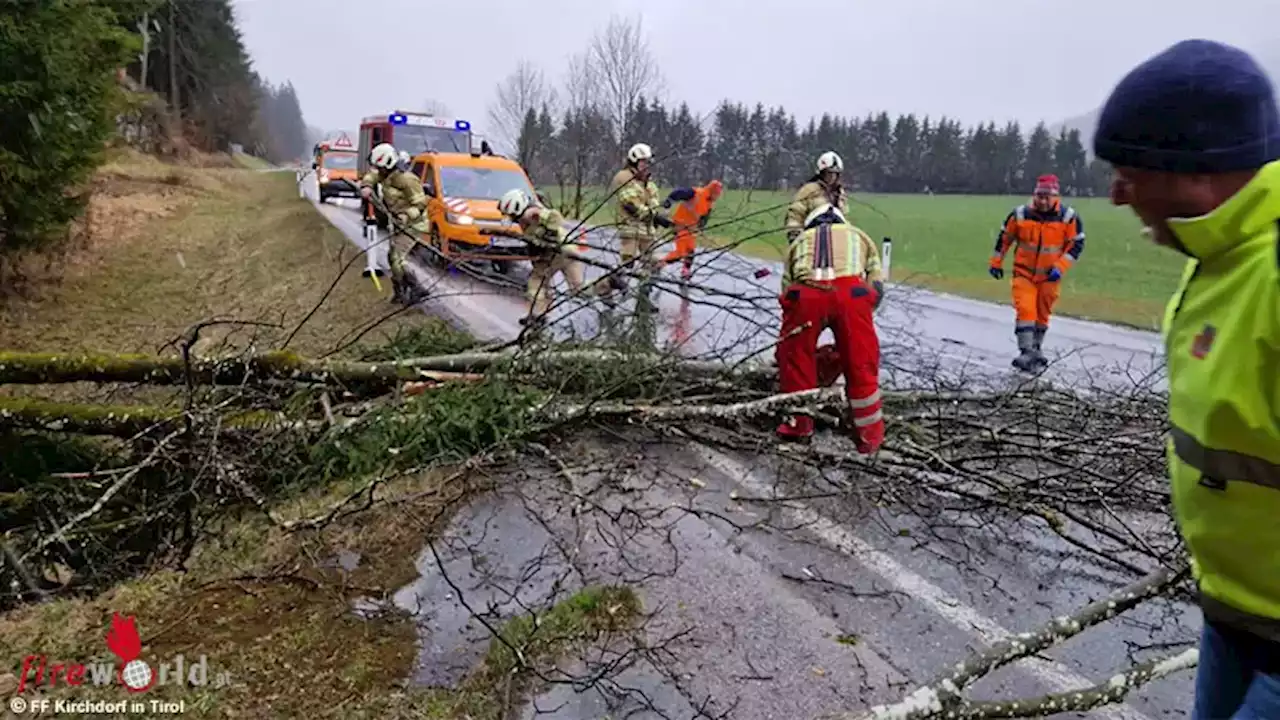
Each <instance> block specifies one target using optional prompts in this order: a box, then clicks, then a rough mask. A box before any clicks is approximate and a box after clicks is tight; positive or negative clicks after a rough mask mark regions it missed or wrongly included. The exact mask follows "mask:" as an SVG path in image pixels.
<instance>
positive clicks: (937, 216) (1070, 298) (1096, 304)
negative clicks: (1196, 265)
mask: <svg viewBox="0 0 1280 720" xmlns="http://www.w3.org/2000/svg"><path fill="white" fill-rule="evenodd" d="M663 192H664V193H665V192H666V189H665V188H664V190H663ZM551 196H552V200H553V201H554V202H559V201H560V189H559V188H552V189H551ZM593 196H594V197H597V198H598V197H602V196H603V195H602V193H601V192H600V191H599V190H598V189H597V190H595V192H594V193H593ZM790 201H791V194H790V193H782V192H761V191H752V192H747V191H740V190H731V191H727V192H726V193H725V195H724V197H723V199H722V200H721V201H720V203H719V206H718V208H717V210H716V212H715V214H714V215H713V216H712V219H711V222H710V225H709V228H708V231H707V234H708V242H709V243H712V244H720V245H724V244H736V245H735V247H736V249H737V250H738V251H739V252H742V253H743V254H746V255H751V256H754V257H758V258H762V259H767V260H774V261H778V260H780V259H781V257H782V253H783V250H784V249H785V236H784V235H783V233H782V232H781V231H780V228H781V226H782V222H783V217H784V216H785V213H786V207H787V205H788V204H789V203H790ZM1026 201H1027V198H1026V197H1020V196H978V195H975V196H966V195H935V196H928V195H876V194H859V195H857V196H855V200H854V202H853V203H852V204H851V207H850V211H851V215H852V220H853V221H854V222H855V223H857V224H858V225H859V226H860V227H862V228H863V229H864V230H866V231H867V232H868V233H869V234H870V235H871V236H872V237H873V238H875V239H877V240H879V239H880V238H882V237H886V236H888V237H892V238H893V240H894V245H893V250H894V252H893V276H894V280H895V281H897V282H903V283H908V284H912V285H918V286H922V287H927V288H930V289H934V290H938V291H942V292H949V293H955V294H958V295H965V296H968V297H974V298H979V299H982V300H991V301H994V302H1000V303H1008V302H1010V298H1009V282H1008V273H1009V271H1010V268H1011V267H1012V264H1013V258H1012V253H1010V254H1009V255H1007V256H1006V257H1005V272H1006V279H1005V280H1003V281H996V280H993V279H991V277H990V276H989V275H987V259H988V257H989V256H990V255H991V250H992V246H993V244H994V242H995V234H996V230H997V229H998V228H999V227H1000V224H1001V223H1002V222H1003V221H1004V218H1005V216H1006V215H1007V214H1008V213H1009V211H1010V210H1012V209H1013V208H1014V207H1015V206H1017V205H1018V204H1020V203H1023V202H1026ZM597 202H598V200H597ZM1069 202H1070V203H1071V204H1072V205H1073V206H1074V207H1075V208H1076V210H1078V211H1079V212H1080V215H1081V217H1082V218H1083V219H1084V222H1085V229H1086V231H1087V233H1088V240H1087V244H1086V246H1085V251H1084V255H1083V257H1082V258H1081V260H1080V262H1079V263H1078V264H1077V265H1076V267H1075V268H1073V269H1072V270H1071V272H1070V273H1068V274H1067V276H1066V278H1065V279H1064V280H1063V288H1062V299H1061V301H1060V302H1059V304H1058V312H1060V313H1062V314H1064V315H1072V316H1075V317H1082V318H1088V319H1094V320H1103V321H1107V322H1117V323H1124V324H1128V325H1134V326H1137V327H1142V328H1156V327H1158V326H1159V322H1160V318H1161V316H1162V314H1163V311H1164V305H1165V302H1166V301H1167V300H1168V298H1169V295H1171V294H1172V293H1173V290H1174V288H1175V287H1176V286H1177V282H1178V278H1179V276H1180V275H1181V271H1182V266H1183V260H1182V258H1181V256H1179V255H1177V254H1176V253H1173V252H1170V251H1168V250H1165V249H1162V248H1159V247H1156V246H1155V245H1153V244H1152V243H1151V242H1150V241H1148V240H1146V239H1145V238H1143V237H1142V236H1140V235H1139V234H1138V231H1139V229H1140V227H1141V226H1140V225H1139V223H1138V221H1137V220H1136V218H1134V217H1133V213H1132V212H1131V211H1129V210H1128V209H1126V208H1117V207H1113V206H1112V205H1111V204H1110V203H1109V202H1108V201H1107V200H1106V199H1104V198H1072V199H1069ZM601 217H607V218H611V217H612V210H611V209H610V208H606V209H605V211H604V212H603V214H602V215H601Z"/></svg>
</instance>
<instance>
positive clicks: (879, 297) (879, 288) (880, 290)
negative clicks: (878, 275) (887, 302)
mask: <svg viewBox="0 0 1280 720" xmlns="http://www.w3.org/2000/svg"><path fill="white" fill-rule="evenodd" d="M871 287H873V288H875V289H876V302H875V304H874V305H872V306H871V311H872V312H875V311H876V310H879V309H880V303H881V302H882V301H883V300H884V283H882V282H880V281H879V280H876V281H874V282H872V283H871Z"/></svg>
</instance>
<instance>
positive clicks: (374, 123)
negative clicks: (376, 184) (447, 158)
mask: <svg viewBox="0 0 1280 720" xmlns="http://www.w3.org/2000/svg"><path fill="white" fill-rule="evenodd" d="M384 142H385V143H391V144H392V145H395V147H396V150H398V151H400V152H405V153H408V154H409V156H410V157H413V156H415V155H418V154H420V153H424V152H450V153H464V154H465V153H470V152H471V143H472V137H471V123H469V122H467V121H466V120H459V119H457V118H443V117H436V116H434V115H431V114H429V113H421V112H409V111H405V110H396V111H394V112H390V113H387V114H385V115H370V116H368V117H365V118H363V119H362V120H361V121H360V148H359V150H360V155H359V158H358V165H357V170H358V172H359V174H360V175H361V176H363V175H364V174H365V173H367V172H369V153H370V152H372V151H373V148H374V147H376V146H377V145H380V144H382V143H384ZM360 214H361V215H362V216H366V217H368V216H370V215H372V216H373V217H374V218H375V219H376V220H377V224H378V227H380V228H383V229H386V227H387V220H386V218H385V217H383V216H382V213H380V212H377V211H376V210H372V209H370V208H367V207H364V206H362V207H361V208H360Z"/></svg>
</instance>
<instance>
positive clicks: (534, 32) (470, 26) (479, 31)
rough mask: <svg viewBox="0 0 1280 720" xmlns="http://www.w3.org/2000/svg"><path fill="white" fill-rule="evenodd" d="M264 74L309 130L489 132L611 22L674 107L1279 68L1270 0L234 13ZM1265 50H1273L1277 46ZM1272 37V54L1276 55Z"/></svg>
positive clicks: (1018, 92)
mask: <svg viewBox="0 0 1280 720" xmlns="http://www.w3.org/2000/svg"><path fill="white" fill-rule="evenodd" d="M235 4H236V10H237V13H238V17H239V23H240V27H241V29H242V30H243V33H244V39H245V43H246V44H247V46H248V49H249V52H250V54H251V55H252V57H253V61H254V65H255V67H256V69H257V71H258V72H259V73H260V74H262V75H263V76H265V77H266V78H268V79H270V80H271V81H273V82H282V81H284V80H291V81H293V84H294V87H295V88H297V91H298V95H299V97H300V99H301V101H302V109H303V113H304V114H305V115H306V119H307V122H308V123H309V124H311V125H315V126H318V127H321V128H324V129H327V130H333V129H352V130H354V129H355V127H356V126H357V124H358V121H359V118H360V117H361V116H363V115H372V114H378V113H385V112H388V111H389V110H392V109H395V108H402V109H406V110H410V109H415V108H417V107H419V106H421V104H422V101H423V100H424V99H426V98H434V99H437V100H439V101H441V102H443V103H445V104H446V105H447V106H448V107H449V109H450V110H451V111H452V112H453V114H454V115H455V116H456V117H459V118H463V119H469V120H471V121H473V122H474V123H475V125H476V128H477V131H479V132H481V133H483V132H485V129H484V126H485V124H486V119H485V115H486V112H485V111H486V108H487V107H488V105H489V103H490V101H491V99H492V97H493V87H494V85H495V84H496V83H497V82H498V81H499V80H501V79H502V77H503V76H505V75H506V74H507V73H508V72H510V71H511V69H512V68H513V67H514V66H515V64H516V63H517V62H518V61H519V60H520V59H522V58H525V59H528V60H531V61H533V62H535V63H537V64H538V65H539V66H541V67H542V68H543V69H544V71H545V72H546V73H547V74H548V76H549V77H552V78H555V79H556V81H557V82H558V81H559V79H560V78H561V77H562V75H563V71H564V65H565V58H566V57H567V56H568V55H569V54H572V53H575V52H577V51H578V50H580V49H581V48H582V47H583V46H584V45H585V44H586V41H587V38H588V37H589V36H590V34H591V33H592V32H593V31H594V30H596V29H597V28H599V27H601V26H603V25H604V24H605V23H607V22H608V19H609V16H610V14H612V13H617V14H621V15H630V16H635V15H637V14H641V13H642V17H643V25H644V28H645V30H646V31H647V34H648V36H649V39H650V43H651V48H652V51H653V53H654V56H655V57H656V59H657V60H658V63H659V64H660V65H661V67H662V70H663V72H664V74H665V80H666V82H665V93H664V95H663V97H664V99H666V100H674V101H677V102H678V101H680V100H685V101H688V102H689V104H690V106H691V107H693V108H694V110H695V112H698V113H706V112H708V111H710V110H711V109H713V108H714V106H715V104H716V103H717V102H718V101H719V100H720V99H722V98H730V99H732V100H739V101H745V102H750V103H753V104H754V103H755V102H757V101H760V102H764V103H765V104H766V105H774V104H781V105H783V106H784V107H786V108H787V110H789V111H791V112H792V113H794V114H795V115H796V116H797V117H798V118H799V119H801V120H802V121H803V120H807V118H808V117H809V116H811V115H815V114H820V113H822V112H824V111H829V112H833V113H838V114H854V115H864V114H866V113H867V112H868V111H873V110H874V111H879V110H882V109H883V110H888V111H890V112H892V113H898V112H917V113H922V114H923V113H928V114H932V115H940V114H944V113H945V114H947V115H950V116H953V117H958V118H960V119H961V120H963V121H965V122H968V123H972V122H978V121H984V120H988V119H990V120H996V121H1004V120H1007V119H1015V118H1016V119H1018V120H1020V121H1022V122H1023V123H1034V122H1035V121H1036V120H1039V119H1042V118H1043V119H1045V120H1048V121H1051V122H1054V121H1059V120H1063V119H1066V118H1068V117H1072V116H1075V115H1079V114H1081V113H1084V112H1088V111H1089V110H1091V109H1093V108H1095V107H1096V106H1097V105H1098V104H1099V103H1100V102H1101V101H1102V100H1103V99H1104V98H1105V96H1106V93H1107V91H1108V90H1109V89H1110V88H1111V86H1112V85H1113V84H1114V83H1115V82H1116V81H1117V80H1118V79H1119V78H1120V76H1121V75H1123V74H1124V73H1125V71H1127V70H1128V69H1129V68H1130V67H1132V66H1133V65H1134V64H1135V63H1137V62H1140V61H1141V60H1142V59H1144V58H1145V57H1147V56H1149V55H1151V54H1153V53H1155V52H1157V51H1159V50H1161V49H1163V48H1164V47H1166V46H1167V45H1169V44H1171V43H1173V42H1176V41H1178V40H1181V39H1185V38H1188V37H1207V38H1211V39H1215V40H1221V41H1224V42H1230V43H1233V44H1237V45H1240V46H1243V47H1245V48H1246V49H1248V50H1250V51H1252V52H1254V53H1255V54H1256V55H1258V56H1259V57H1260V58H1262V57H1263V56H1265V57H1266V58H1268V59H1269V60H1270V61H1271V63H1270V66H1271V67H1272V68H1273V69H1272V72H1273V73H1274V72H1277V66H1280V41H1277V40H1275V39H1274V38H1275V37H1276V28H1280V2H1278V1H1277V0H1212V1H1211V2H1202V1H1201V0H1073V1H1072V2H1067V1H1066V0H1055V1H1054V2H1050V1H1049V0H978V1H977V2H958V1H957V0H876V1H874V2H873V1H871V0H801V1H797V0H736V1H735V0H538V2H529V1H528V0H524V1H523V2H521V1H519V0H459V1H457V2H440V1H438V0H235ZM1268 36H1269V37H1268ZM1268 40H1269V41H1270V42H1269V43H1268Z"/></svg>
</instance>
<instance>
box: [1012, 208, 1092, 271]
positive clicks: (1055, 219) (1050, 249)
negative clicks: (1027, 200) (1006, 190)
mask: <svg viewBox="0 0 1280 720" xmlns="http://www.w3.org/2000/svg"><path fill="white" fill-rule="evenodd" d="M1014 245H1017V250H1016V251H1015V252H1014V255H1013V274H1014V276H1015V277H1023V278H1026V279H1028V280H1031V281H1033V282H1043V281H1045V280H1046V279H1048V275H1049V271H1050V270H1051V269H1053V268H1055V267H1056V268H1058V272H1059V273H1062V274H1066V272H1067V269H1068V268H1070V267H1071V265H1072V263H1074V262H1075V261H1076V260H1079V259H1080V253H1082V252H1084V221H1083V220H1081V219H1080V216H1079V215H1078V214H1077V213H1076V211H1075V209H1074V208H1072V207H1070V206H1068V205H1063V204H1061V203H1058V204H1057V206H1056V207H1055V208H1054V209H1052V210H1050V211H1048V212H1044V213H1041V212H1037V211H1036V209H1035V208H1034V207H1033V206H1031V205H1019V206H1018V207H1017V208H1014V210H1013V212H1011V213H1009V216H1008V217H1006V218H1005V219H1004V226H1003V227H1001V228H1000V232H999V233H998V234H997V235H996V246H995V252H994V253H992V255H991V267H993V268H998V267H1002V266H1003V265H1004V256H1005V253H1007V252H1009V248H1011V247H1013V246H1014Z"/></svg>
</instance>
